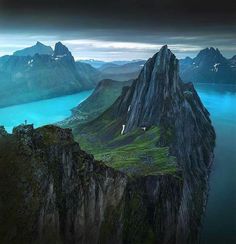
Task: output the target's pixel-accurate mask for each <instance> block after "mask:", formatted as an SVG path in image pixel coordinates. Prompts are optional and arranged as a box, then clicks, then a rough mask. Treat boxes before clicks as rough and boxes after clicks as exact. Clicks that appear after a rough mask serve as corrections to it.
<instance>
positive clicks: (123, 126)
mask: <svg viewBox="0 0 236 244" xmlns="http://www.w3.org/2000/svg"><path fill="white" fill-rule="evenodd" d="M124 131H125V125H122V130H121V133H120V134H121V135H124Z"/></svg>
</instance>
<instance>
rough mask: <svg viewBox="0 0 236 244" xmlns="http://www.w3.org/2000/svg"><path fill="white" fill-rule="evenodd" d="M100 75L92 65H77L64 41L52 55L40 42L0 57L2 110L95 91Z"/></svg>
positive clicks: (79, 63) (0, 103)
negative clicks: (42, 100) (41, 100)
mask: <svg viewBox="0 0 236 244" xmlns="http://www.w3.org/2000/svg"><path fill="white" fill-rule="evenodd" d="M46 51H48V53H47V54H45V52H46ZM19 55H21V56H19ZM98 74H99V71H97V70H96V69H95V68H93V67H92V66H90V65H89V64H85V63H81V62H75V60H74V58H73V56H72V54H71V52H70V51H69V50H68V48H67V47H66V46H64V45H63V44H62V43H61V42H58V43H56V45H55V49H54V51H53V53H52V54H51V49H50V48H48V47H47V46H44V45H43V44H41V43H39V42H38V43H37V44H36V45H35V46H33V47H30V48H26V49H23V50H20V51H18V52H15V53H14V54H13V55H9V56H3V57H1V58H0V83H1V91H0V107H4V106H8V105H13V104H19V103H25V102H30V101H33V100H40V99H45V98H52V97H56V96H61V95H66V94H72V93H75V92H79V91H82V90H86V89H92V88H94V87H95V86H96V84H97V82H98V81H99V75H98Z"/></svg>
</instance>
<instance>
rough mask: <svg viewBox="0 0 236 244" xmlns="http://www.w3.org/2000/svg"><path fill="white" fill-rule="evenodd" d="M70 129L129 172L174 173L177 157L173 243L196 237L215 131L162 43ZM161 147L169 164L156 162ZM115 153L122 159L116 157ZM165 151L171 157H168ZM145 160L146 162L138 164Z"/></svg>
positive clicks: (98, 153)
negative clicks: (102, 107) (103, 106)
mask: <svg viewBox="0 0 236 244" xmlns="http://www.w3.org/2000/svg"><path fill="white" fill-rule="evenodd" d="M74 133H75V135H77V138H78V140H79V141H80V142H81V146H82V147H83V146H84V147H85V148H87V149H89V151H90V152H94V153H95V158H103V157H104V158H105V156H106V155H107V154H108V155H111V156H110V157H111V158H109V157H108V158H107V159H106V160H107V161H106V163H107V165H109V166H110V167H115V168H116V169H119V170H122V171H124V172H129V173H130V174H131V175H132V174H138V175H139V174H141V175H142V172H143V174H145V173H147V174H150V172H158V169H159V174H165V173H167V172H172V173H173V172H174V171H172V170H174V167H175V166H174V165H175V164H176V163H177V168H178V167H179V168H180V169H181V170H182V173H183V182H184V183H183V195H182V200H181V206H180V208H179V215H178V224H177V229H176V232H175V235H176V243H195V242H197V240H198V237H199V224H200V222H201V216H202V214H203V211H204V206H205V201H206V195H207V188H208V181H207V179H208V174H209V167H210V165H211V162H212V160H213V148H214V141H215V132H214V128H213V127H212V125H211V121H210V118H209V113H208V111H207V110H206V109H205V107H204V106H203V104H202V103H201V100H200V98H199V97H198V95H197V92H196V91H195V89H194V87H193V85H192V84H191V83H188V84H185V83H183V82H182V81H181V79H180V77H179V68H178V60H177V59H176V57H175V55H174V54H173V53H171V51H170V50H169V49H168V47H167V46H164V47H162V48H161V50H160V51H159V52H158V53H157V54H155V55H154V56H153V57H152V58H150V59H149V60H148V61H147V62H146V64H145V65H144V67H143V69H142V71H141V73H140V75H139V77H138V78H137V79H136V80H134V82H133V83H132V85H131V86H130V87H126V88H124V89H123V92H122V94H121V96H120V97H119V98H118V99H117V100H116V101H115V102H114V104H113V105H112V106H111V107H110V108H108V109H107V110H106V111H105V112H104V113H103V114H102V115H100V116H99V117H98V118H96V119H95V120H93V121H91V122H89V123H87V124H83V125H80V126H78V128H77V130H75V131H74ZM203 142H204V143H203ZM96 143H98V145H97V146H95V145H96ZM164 148H165V150H166V151H167V154H166V156H165V157H166V159H165V161H164V162H165V165H166V167H167V165H169V166H170V165H172V166H171V167H172V168H166V169H162V168H161V165H159V164H158V162H160V158H159V156H160V154H161V153H164V152H162V150H163V149H164ZM102 151H104V153H103V152H102ZM154 152H155V154H154ZM158 152H159V153H158ZM130 154H131V155H132V156H130ZM102 155H103V156H102ZM119 155H123V157H124V158H127V159H124V158H123V160H121V159H120V156H119ZM136 155H140V158H142V157H143V159H141V160H140V159H138V157H136ZM144 155H145V156H144ZM170 156H173V157H174V158H175V159H174V161H175V163H174V162H172V163H171V160H172V158H171V157H170ZM132 157H134V158H132ZM146 160H147V162H149V164H148V163H147V162H146ZM137 161H138V162H139V163H137ZM117 162H119V164H118V163H117ZM134 162H136V163H134ZM144 162H146V164H147V165H149V167H150V168H149V167H148V168H145V167H144V168H143V163H144ZM144 164H145V163H144ZM147 165H146V167H147ZM149 170H151V171H149ZM165 170H167V171H165ZM157 174H158V173H157ZM197 192H198V196H197V197H196V193H197ZM190 225H191V229H190V228H189V226H190Z"/></svg>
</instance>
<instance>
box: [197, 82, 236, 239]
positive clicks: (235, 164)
mask: <svg viewBox="0 0 236 244" xmlns="http://www.w3.org/2000/svg"><path fill="white" fill-rule="evenodd" d="M196 88H197V91H198V93H199V95H200V97H201V99H202V101H203V103H204V105H205V106H206V107H207V109H208V111H209V112H210V113H211V119H212V122H213V125H214V127H215V131H216V135H217V138H216V148H215V160H214V164H213V166H212V171H211V175H210V191H209V198H208V204H207V208H206V214H205V217H204V221H203V231H202V239H201V243H202V244H233V243H236V86H230V85H198V86H197V87H196Z"/></svg>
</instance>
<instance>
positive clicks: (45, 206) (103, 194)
mask: <svg viewBox="0 0 236 244" xmlns="http://www.w3.org/2000/svg"><path fill="white" fill-rule="evenodd" d="M0 176H1V177H0V210H1V211H0V242H1V243H144V242H145V241H146V242H147V243H156V241H157V240H158V242H160V243H175V240H176V237H175V233H176V226H177V221H178V218H177V216H178V209H179V206H180V201H181V198H180V196H181V191H182V181H181V180H180V179H179V178H177V177H174V176H171V175H162V176H161V175H160V176H147V177H141V178H137V179H132V178H129V177H127V176H126V175H125V174H123V173H121V172H119V171H116V170H114V169H112V168H109V167H107V166H105V165H104V164H103V163H102V162H98V161H96V160H94V158H93V157H92V156H91V155H88V154H86V153H85V152H84V151H82V150H81V149H80V146H79V144H78V143H76V142H75V141H74V140H73V136H72V134H71V131H70V130H69V129H60V128H59V127H55V126H45V127H42V128H39V129H36V130H34V129H33V126H32V125H27V126H19V127H17V128H15V129H14V130H13V134H11V135H8V136H6V137H4V138H3V139H1V138H0Z"/></svg>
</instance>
